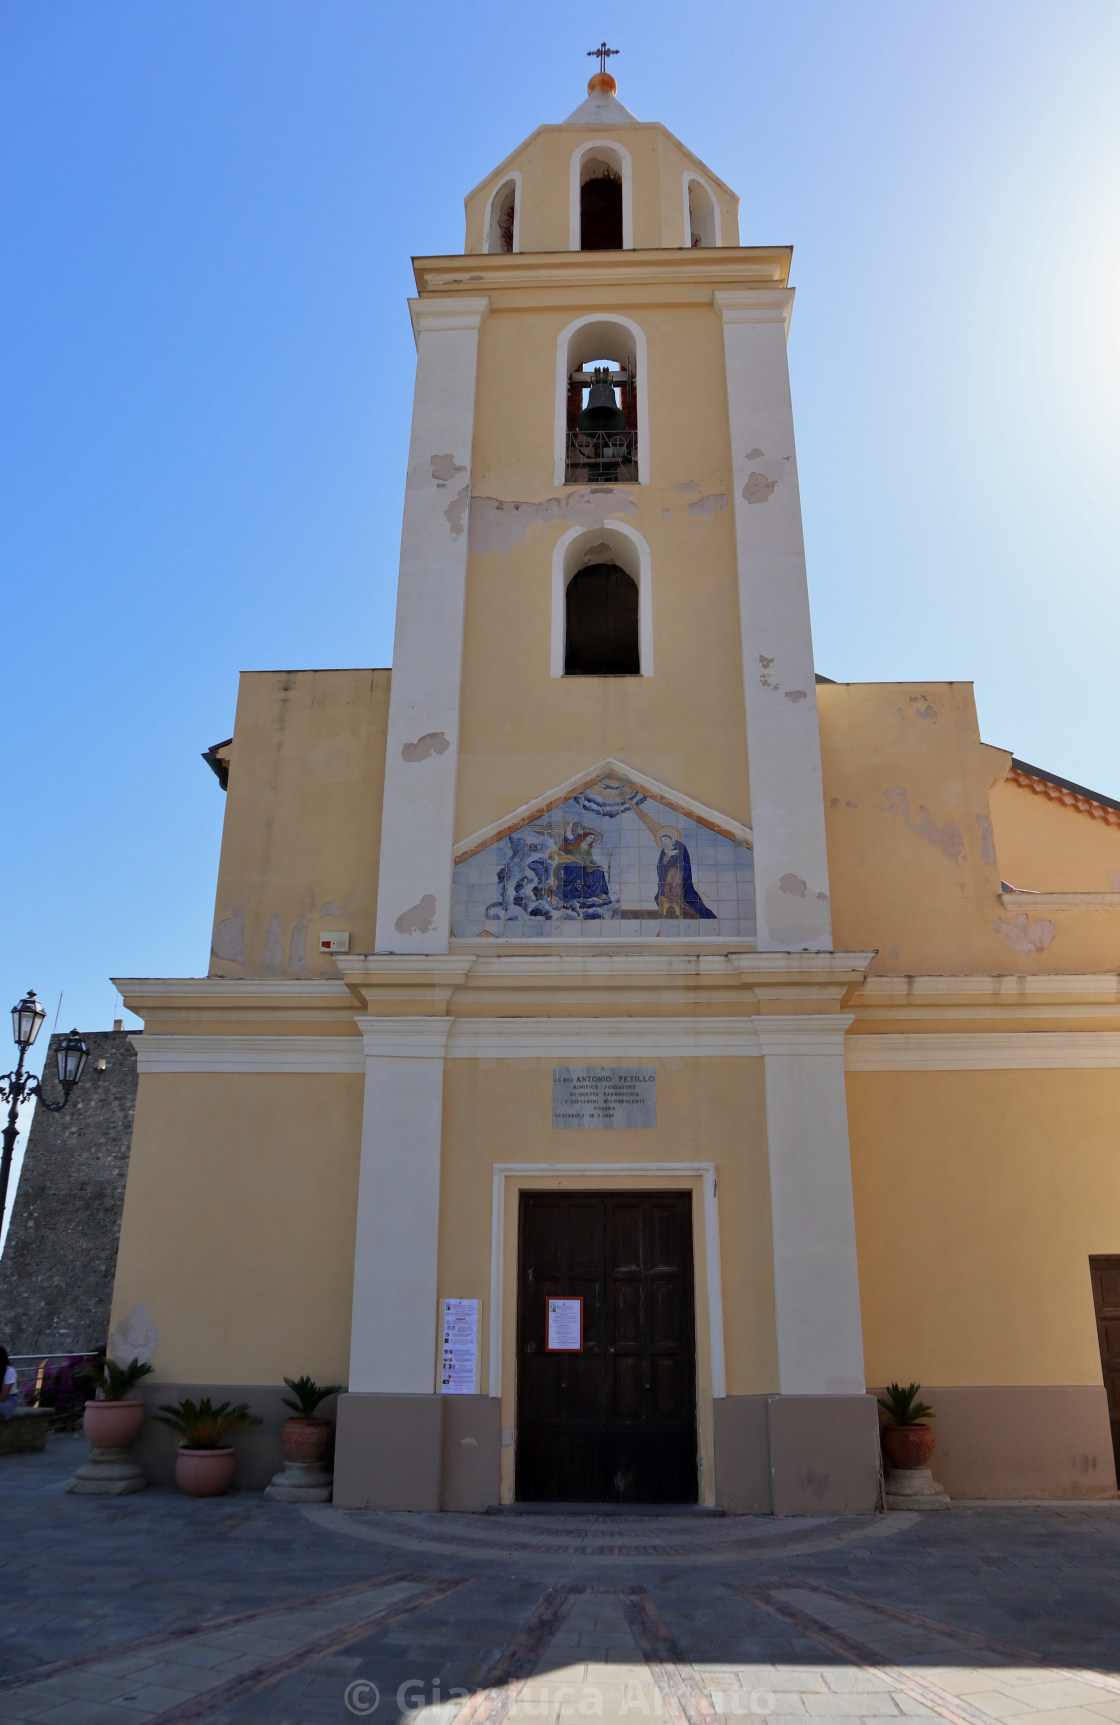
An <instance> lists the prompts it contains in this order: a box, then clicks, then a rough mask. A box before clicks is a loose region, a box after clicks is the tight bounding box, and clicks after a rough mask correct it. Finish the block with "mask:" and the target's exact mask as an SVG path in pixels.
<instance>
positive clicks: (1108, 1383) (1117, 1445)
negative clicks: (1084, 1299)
mask: <svg viewBox="0 0 1120 1725" xmlns="http://www.w3.org/2000/svg"><path fill="white" fill-rule="evenodd" d="M1089 1274H1090V1276H1091V1277H1092V1280H1093V1310H1094V1313H1095V1314H1096V1319H1097V1343H1098V1345H1099V1347H1100V1350H1101V1376H1102V1378H1103V1379H1104V1389H1105V1394H1106V1396H1107V1397H1108V1419H1109V1424H1110V1425H1111V1427H1112V1453H1113V1456H1114V1458H1115V1461H1116V1476H1117V1478H1118V1479H1120V1256H1114V1255H1109V1256H1107V1257H1106V1256H1101V1257H1099V1258H1098V1257H1091V1258H1090V1259H1089Z"/></svg>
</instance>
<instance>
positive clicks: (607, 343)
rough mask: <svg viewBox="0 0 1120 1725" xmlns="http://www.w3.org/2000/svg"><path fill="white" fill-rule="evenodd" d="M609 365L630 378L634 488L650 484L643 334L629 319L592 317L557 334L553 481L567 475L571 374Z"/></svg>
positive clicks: (644, 341) (563, 480) (562, 482)
mask: <svg viewBox="0 0 1120 1725" xmlns="http://www.w3.org/2000/svg"><path fill="white" fill-rule="evenodd" d="M604 360H606V361H609V362H611V363H613V364H614V365H617V366H618V367H619V368H620V369H621V370H623V371H625V370H626V369H627V367H629V372H630V376H631V378H632V379H633V411H632V416H631V418H632V423H633V425H634V428H635V430H636V432H637V469H638V484H639V485H648V484H649V399H648V392H647V388H646V337H645V331H644V330H643V329H642V328H641V326H640V325H639V324H636V323H635V322H634V321H633V319H632V318H627V317H611V316H604V315H602V314H599V313H591V314H590V315H589V316H587V317H580V318H576V319H575V321H574V322H573V323H570V324H567V325H566V326H565V328H564V329H562V330H561V331H560V334H559V336H558V337H557V342H556V404H555V415H554V435H555V451H554V456H555V458H554V463H553V482H554V484H556V485H563V484H564V483H565V482H566V476H567V451H568V421H569V417H570V412H569V409H570V406H571V405H572V395H571V391H572V385H571V376H572V373H573V372H574V371H579V370H581V369H582V368H583V367H585V366H589V365H594V364H595V363H596V362H597V361H598V362H602V361H604Z"/></svg>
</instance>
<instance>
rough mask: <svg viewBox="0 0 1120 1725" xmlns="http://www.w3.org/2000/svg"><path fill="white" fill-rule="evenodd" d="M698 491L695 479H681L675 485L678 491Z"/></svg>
mask: <svg viewBox="0 0 1120 1725" xmlns="http://www.w3.org/2000/svg"><path fill="white" fill-rule="evenodd" d="M699 489H700V487H699V485H698V484H697V483H696V480H695V479H683V480H681V481H680V482H679V483H678V485H677V490H678V491H699Z"/></svg>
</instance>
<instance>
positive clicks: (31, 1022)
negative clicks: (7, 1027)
mask: <svg viewBox="0 0 1120 1725" xmlns="http://www.w3.org/2000/svg"><path fill="white" fill-rule="evenodd" d="M46 1016H47V1015H46V1012H45V1011H44V1010H43V1007H42V1005H41V1004H40V1002H39V1001H38V1000H36V998H35V990H34V989H31V990H30V991H29V992H28V993H27V994H25V995H24V997H23V999H22V1000H21V1001H20V1002H19V1004H18V1005H17V1006H13V1007H12V1035H13V1037H14V1038H15V1044H16V1047H17V1048H18V1049H19V1061H18V1063H17V1065H16V1069H15V1071H14V1072H5V1073H4V1075H3V1077H0V1102H6V1103H7V1104H8V1123H7V1125H6V1126H5V1127H4V1154H3V1157H2V1159H0V1225H2V1223H3V1219H4V1211H5V1207H6V1205H7V1202H8V1175H9V1174H10V1173H11V1168H12V1153H13V1151H14V1150H15V1147H16V1136H17V1133H18V1131H19V1126H18V1116H19V1111H20V1106H21V1104H22V1103H24V1102H27V1101H29V1100H30V1099H31V1097H33V1096H35V1097H37V1098H38V1100H39V1105H40V1107H42V1108H47V1109H49V1110H50V1112H51V1113H52V1114H58V1113H60V1112H61V1111H62V1109H63V1108H65V1107H66V1104H67V1103H68V1102H69V1100H70V1092H71V1091H72V1090H73V1088H74V1086H75V1084H77V1082H78V1080H79V1078H80V1077H81V1076H82V1073H83V1072H84V1071H85V1064H86V1061H87V1060H88V1059H89V1049H88V1048H87V1047H86V1045H85V1043H84V1042H83V1041H82V1039H81V1037H80V1036H79V1035H78V1032H77V1031H76V1030H72V1031H71V1032H70V1034H69V1036H64V1037H62V1039H61V1040H60V1042H59V1044H58V1046H57V1048H56V1049H55V1064H56V1066H57V1069H58V1082H59V1084H60V1085H61V1086H62V1101H61V1102H50V1101H48V1099H47V1097H45V1096H44V1095H43V1092H42V1089H41V1087H40V1084H39V1080H38V1079H37V1078H36V1077H35V1075H34V1073H31V1072H24V1070H23V1063H24V1060H25V1059H26V1056H27V1050H28V1049H29V1048H30V1047H31V1045H32V1043H33V1042H34V1041H35V1038H36V1037H37V1036H38V1034H39V1031H40V1029H41V1028H42V1024H43V1020H44V1018H45V1017H46Z"/></svg>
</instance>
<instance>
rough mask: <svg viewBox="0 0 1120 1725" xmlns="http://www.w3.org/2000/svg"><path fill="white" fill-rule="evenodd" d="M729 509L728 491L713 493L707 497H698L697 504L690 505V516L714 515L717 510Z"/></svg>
mask: <svg viewBox="0 0 1120 1725" xmlns="http://www.w3.org/2000/svg"><path fill="white" fill-rule="evenodd" d="M726 508H727V493H726V491H711V492H709V493H708V495H707V497H698V498H697V499H696V502H695V503H690V504H689V506H688V513H689V514H690V515H714V514H715V512H716V510H717V509H726Z"/></svg>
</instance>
